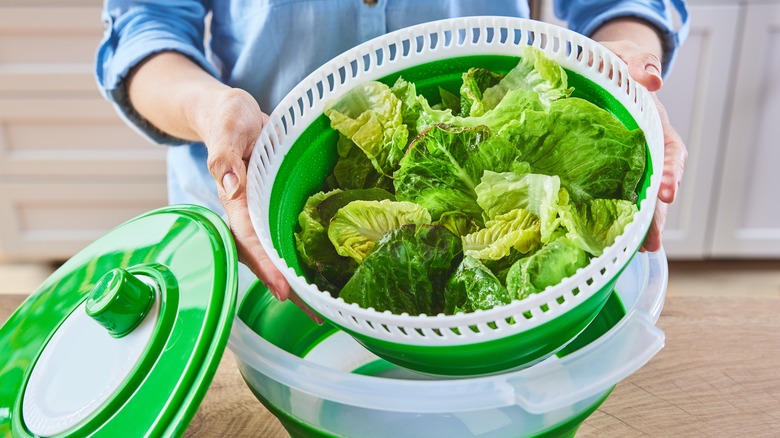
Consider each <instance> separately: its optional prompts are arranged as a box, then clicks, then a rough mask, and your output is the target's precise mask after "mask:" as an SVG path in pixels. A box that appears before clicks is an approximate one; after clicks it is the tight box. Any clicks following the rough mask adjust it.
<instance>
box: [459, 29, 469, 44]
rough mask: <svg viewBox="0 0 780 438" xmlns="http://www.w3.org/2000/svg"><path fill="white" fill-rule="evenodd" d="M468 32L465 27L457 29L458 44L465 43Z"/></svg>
mask: <svg viewBox="0 0 780 438" xmlns="http://www.w3.org/2000/svg"><path fill="white" fill-rule="evenodd" d="M467 36H468V32H467V31H466V29H458V45H459V46H463V45H465V44H466V40H467Z"/></svg>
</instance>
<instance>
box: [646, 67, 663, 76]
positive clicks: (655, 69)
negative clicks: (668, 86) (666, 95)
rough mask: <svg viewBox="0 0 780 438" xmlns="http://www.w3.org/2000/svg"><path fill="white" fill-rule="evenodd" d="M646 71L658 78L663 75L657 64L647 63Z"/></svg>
mask: <svg viewBox="0 0 780 438" xmlns="http://www.w3.org/2000/svg"><path fill="white" fill-rule="evenodd" d="M645 71H646V72H648V73H650V74H651V75H653V76H656V77H658V78H660V77H661V70H658V67H656V66H655V64H647V65H646V66H645Z"/></svg>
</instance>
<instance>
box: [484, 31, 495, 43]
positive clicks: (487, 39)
mask: <svg viewBox="0 0 780 438" xmlns="http://www.w3.org/2000/svg"><path fill="white" fill-rule="evenodd" d="M495 37H496V31H495V29H493V28H492V27H488V28H487V29H485V42H486V43H488V44H491V43H492V42H493V39H494V38H495Z"/></svg>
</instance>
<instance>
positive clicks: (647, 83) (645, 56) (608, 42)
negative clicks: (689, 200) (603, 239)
mask: <svg viewBox="0 0 780 438" xmlns="http://www.w3.org/2000/svg"><path fill="white" fill-rule="evenodd" d="M593 38H594V39H596V40H597V41H600V42H601V44H603V45H604V46H605V47H606V48H608V49H609V50H611V51H612V52H614V53H615V54H616V55H618V56H619V57H620V58H621V59H623V61H625V62H626V64H628V72H629V74H630V75H631V77H632V78H633V79H634V80H636V81H637V82H638V83H640V84H642V85H643V86H644V87H645V88H647V89H648V91H650V92H651V95H652V97H653V101H655V104H656V107H657V108H658V113H659V115H660V117H661V127H662V128H663V132H664V168H663V174H662V176H661V186H660V188H659V191H658V201H657V202H656V207H655V214H654V216H653V221H652V223H651V225H650V230H649V231H648V233H647V236H646V237H645V241H644V243H643V244H642V248H641V250H644V251H658V250H659V249H661V234H662V232H663V230H664V226H665V224H666V210H667V207H668V205H669V204H671V203H672V202H674V200H675V198H676V197H677V190H678V189H679V187H680V183H681V181H682V176H683V171H684V169H685V163H686V161H687V160H688V150H687V149H686V147H685V143H683V141H682V138H680V135H679V134H678V133H677V131H676V130H675V129H674V127H672V125H671V122H670V121H669V115H668V114H667V113H666V109H665V108H664V106H663V105H662V104H661V102H660V101H659V100H658V97H657V96H656V94H655V92H656V91H658V90H659V89H660V88H661V86H662V85H663V80H662V79H661V61H660V57H661V45H660V39H659V38H658V35H657V34H656V33H655V30H653V29H652V28H651V27H650V26H649V25H647V24H645V23H643V22H641V21H639V20H635V19H623V20H617V21H615V22H612V23H608V24H607V25H605V26H603V27H602V28H600V29H599V30H598V31H596V33H594V35H593Z"/></svg>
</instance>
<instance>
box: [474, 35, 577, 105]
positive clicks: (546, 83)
mask: <svg viewBox="0 0 780 438" xmlns="http://www.w3.org/2000/svg"><path fill="white" fill-rule="evenodd" d="M512 90H528V91H531V92H533V93H534V94H536V95H537V96H539V101H540V102H541V103H542V105H544V106H545V107H548V106H550V104H551V103H552V102H553V101H556V100H558V99H562V98H565V97H569V95H571V92H572V91H573V89H572V88H569V87H568V80H567V77H566V71H565V70H564V69H563V68H562V67H561V66H560V65H559V64H558V63H557V62H555V61H553V60H551V59H550V58H547V57H546V56H544V54H543V53H542V52H541V51H540V50H539V49H535V48H533V47H525V48H523V54H522V57H521V59H520V62H519V63H517V65H516V66H515V67H514V68H513V69H512V70H510V71H509V73H507V74H506V76H505V77H504V78H503V79H501V81H500V82H499V83H498V84H496V85H494V86H492V87H490V88H488V89H487V90H485V94H484V97H483V99H482V102H481V105H480V106H478V107H476V108H480V109H481V111H475V109H476V108H473V109H472V111H471V114H470V115H473V116H479V115H482V114H484V112H486V111H488V110H491V109H493V108H496V107H497V106H498V104H499V102H501V101H502V100H503V99H504V98H505V97H506V95H507V94H508V93H509V92H510V91H512Z"/></svg>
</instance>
